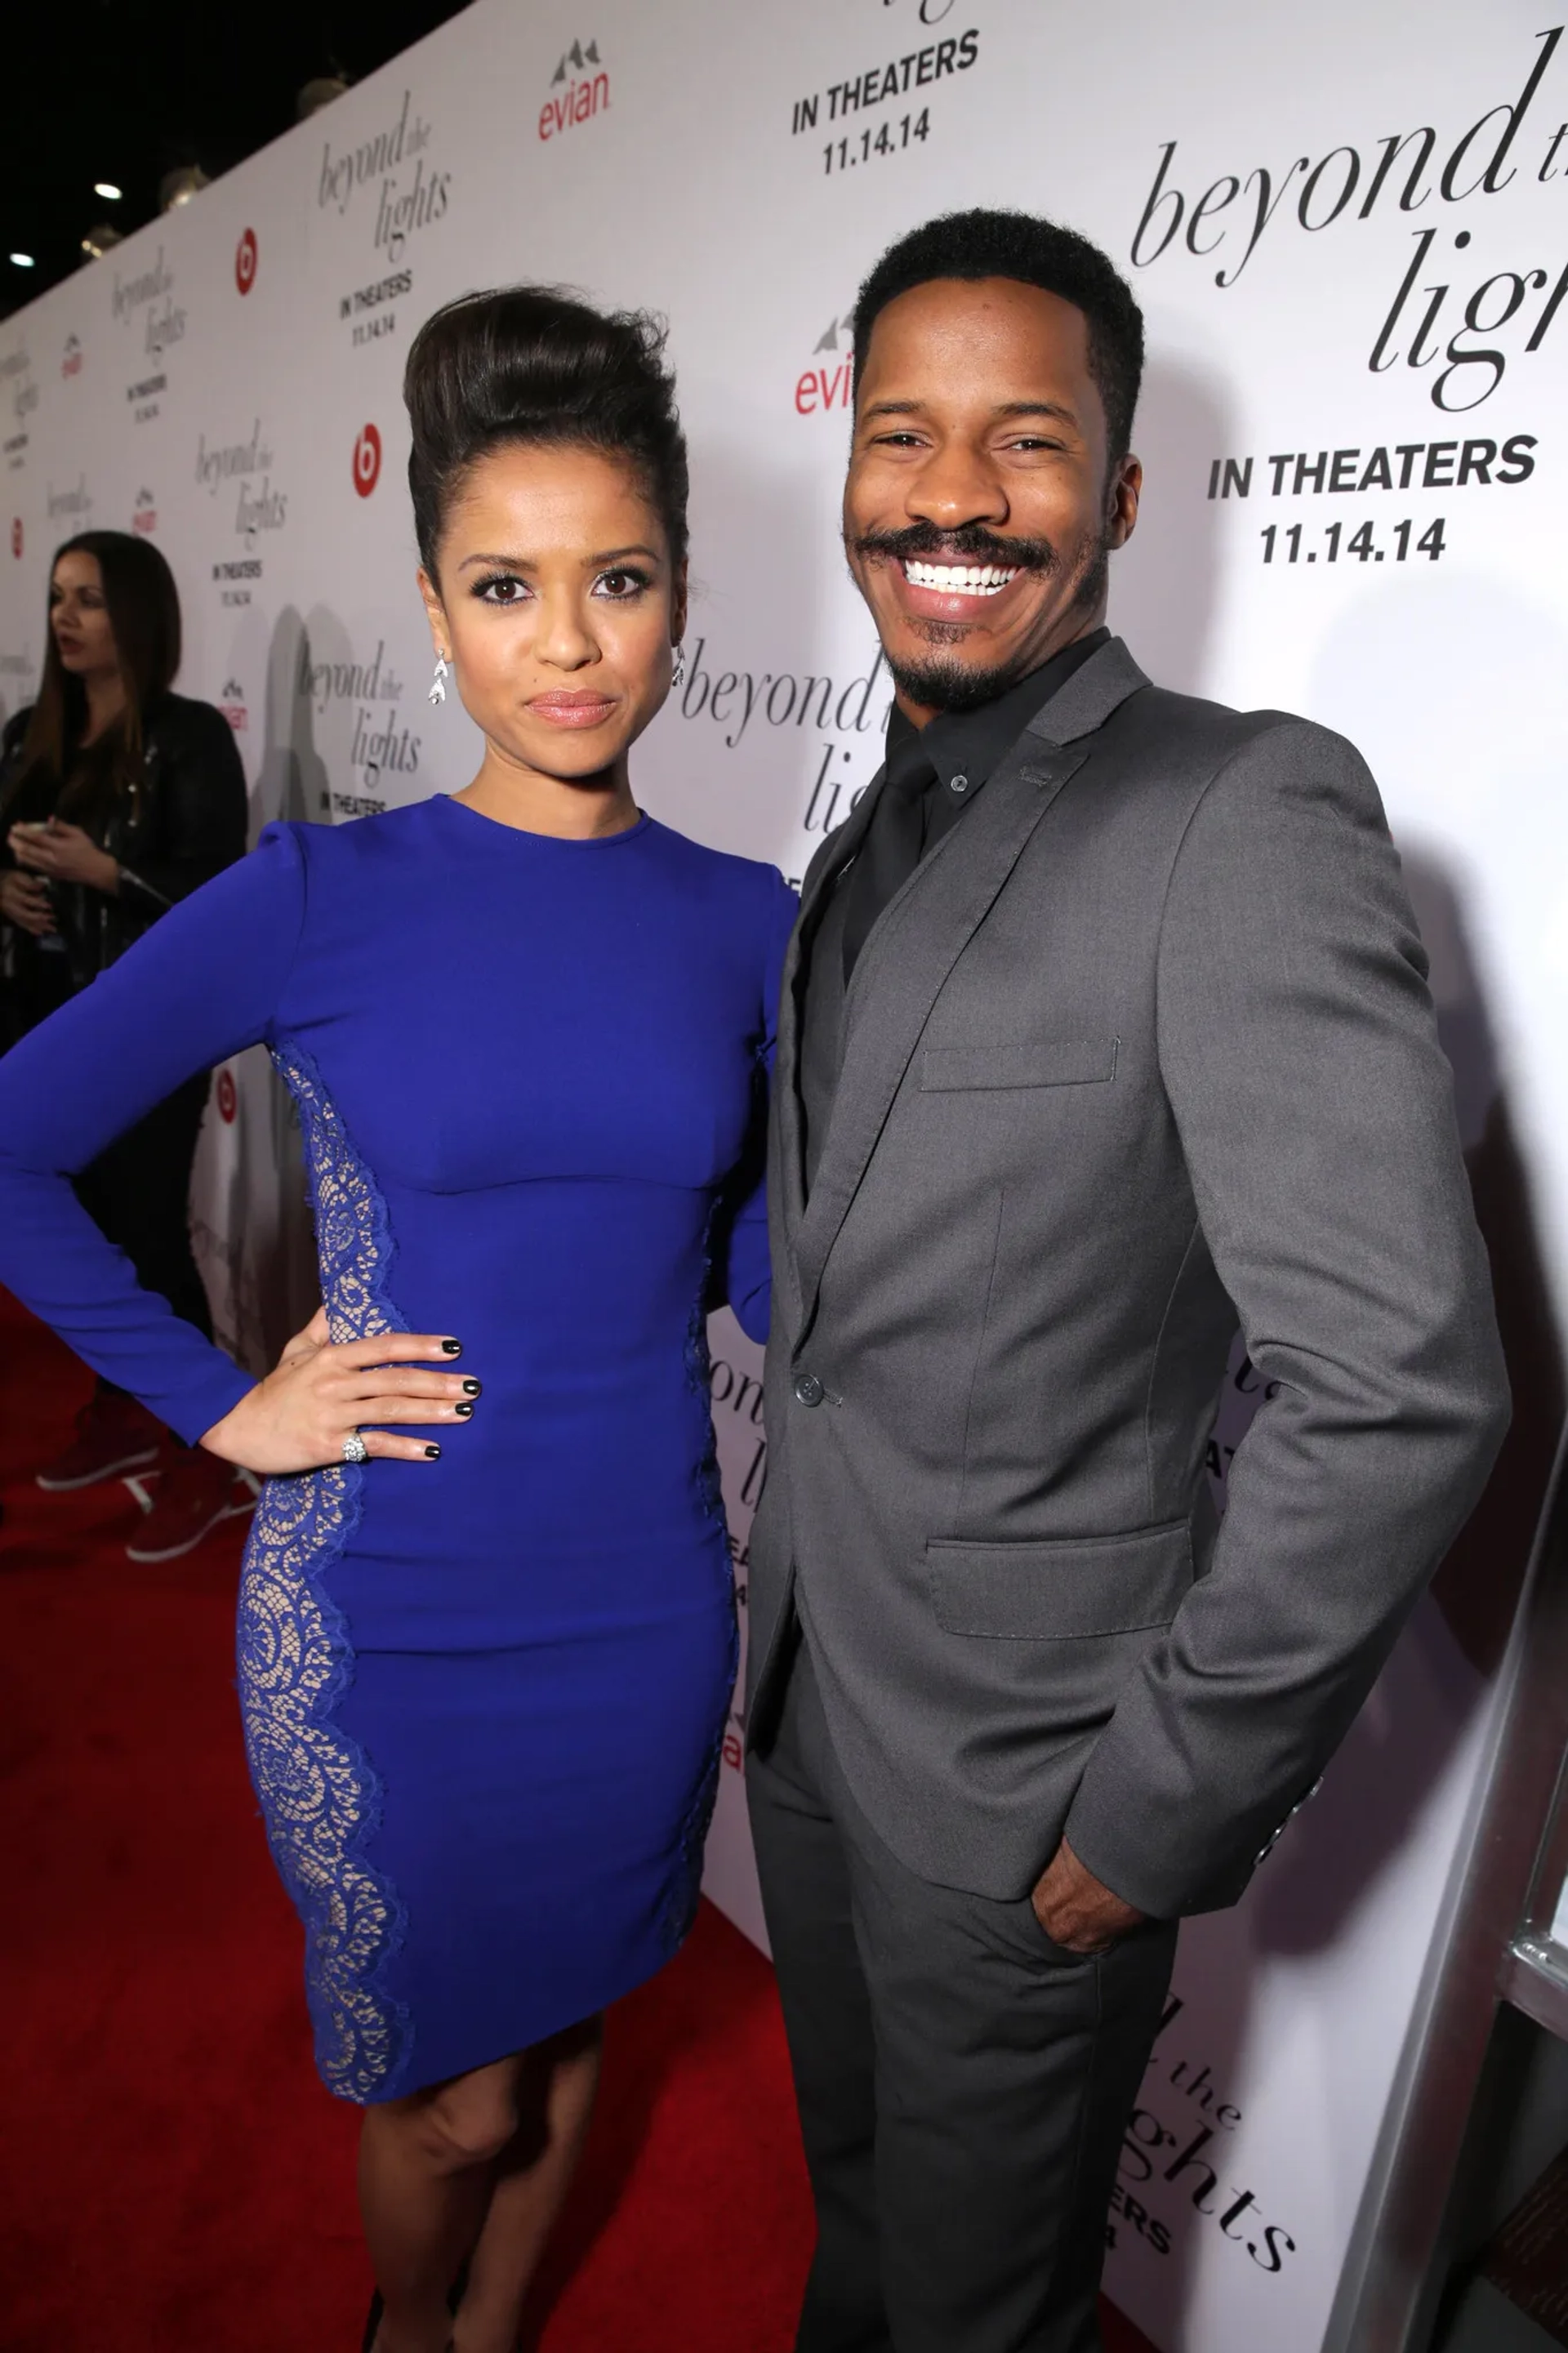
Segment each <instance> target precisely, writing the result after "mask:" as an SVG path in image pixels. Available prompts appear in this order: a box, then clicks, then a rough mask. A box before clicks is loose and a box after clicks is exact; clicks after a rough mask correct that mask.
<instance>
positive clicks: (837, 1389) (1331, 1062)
mask: <svg viewBox="0 0 1568 2353" xmlns="http://www.w3.org/2000/svg"><path fill="white" fill-rule="evenodd" d="M855 354H856V368H857V378H856V406H855V427H854V442H853V451H852V456H851V459H850V466H849V477H848V483H847V490H846V493H845V502H844V535H845V545H846V549H847V554H848V559H849V564H850V566H851V569H852V571H853V573H854V575H855V578H856V580H857V582H858V586H859V587H860V589H861V591H862V593H863V595H864V596H865V597H866V600H867V603H868V605H869V607H870V608H871V612H872V615H873V617H874V618H875V620H876V624H877V628H878V631H879V635H880V638H881V640H882V645H883V649H884V651H885V653H886V655H887V659H888V663H889V670H891V673H892V677H893V680H894V682H895V687H896V704H895V709H894V711H893V713H892V715H891V718H890V720H889V733H888V756H887V763H886V765H885V767H884V769H883V771H882V773H881V776H879V779H878V780H877V782H876V783H875V784H874V785H873V786H872V787H871V789H870V791H869V792H868V794H867V795H866V797H865V798H864V799H863V800H862V801H861V802H860V804H859V806H858V808H857V809H856V810H855V812H854V814H853V815H852V816H851V817H850V818H849V819H848V821H847V824H845V825H844V826H843V827H842V828H841V829H840V830H839V831H838V832H837V834H835V835H833V836H832V837H831V838H830V839H828V840H826V842H825V843H824V844H823V846H822V848H821V849H820V850H819V851H818V853H817V856H816V859H815V860H814V861H813V863H812V866H811V870H810V871H809V873H808V874H807V876H806V878H805V891H804V894H803V901H802V908H801V917H800V924H799V928H798V931H797V934H796V936H795V944H794V947H793V949H792V951H791V955H790V960H789V964H788V967H787V970H786V974H785V991H784V997H785V1001H784V1009H783V1014H782V1018H781V1024H780V1031H781V1034H780V1041H779V1054H778V1063H777V1073H776V1079H775V1116H774V1132H773V1144H772V1161H771V1172H770V1189H771V1195H772V1203H771V1215H772V1219H773V1258H774V1270H775V1272H774V1320H773V1337H772V1343H771V1345H770V1347H769V1351H768V1371H767V1423H768V1434H769V1443H770V1472H769V1479H768V1486H767V1492H766V1495H765V1497H764V1499H763V1506H762V1509H761V1512H760V1514H759V1516H758V1521H757V1525H756V1528H755V1531H754V1534H753V1537H752V1556H751V1606H752V1690H751V1704H750V1741H751V1752H752V1753H751V1757H750V1760H749V1767H748V1781H749V1787H750V1792H751V1801H752V1824H753V1830H754V1834H755V1840H756V1847H757V1855H758V1862H759V1865H760V1868H761V1873H762V1882H763V1901H764V1905H765V1907H766V1914H767V1921H768V1927H769V1932H770V1935H771V1936H772V1939H773V1948H774V1954H775V1957H776V1960H777V1963H778V1970H779V1983H780V1989H781V1992H782V1995H783V2000H784V2016H785V2021H786V2024H787V2027H788V2031H789V2037H790V2047H791V2055H792V2060H793V2063H794V2068H795V2084H796V2090H797V2094H798V2097H799V2102H800V2109H801V2116H802V2123H803V2127H804V2131H805V2145H806V2154H807V2158H808V2159H809V2162H810V2166H811V2171H812V2179H813V2187H814V2190H815V2194H816V2212H817V2224H818V2239H817V2248H816V2259H815V2263H814V2266H813V2270H812V2274H811V2280H810V2284H809V2286H808V2289H807V2294H806V2300H805V2313H804V2316H803V2318H802V2322H801V2327H800V2335H799V2338H798V2346H799V2348H800V2353H877V2348H896V2353H1025V2349H1026V2348H1027V2353H1085V2348H1092V2347H1093V2346H1095V2345H1096V2344H1097V2343H1098V2342H1099V2337H1098V2332H1097V2327H1096V2320H1095V2307H1096V2296H1097V2290H1098V2284H1099V2277H1100V2256H1101V2251H1102V2248H1103V2242H1104V2229H1105V2218H1106V2209H1107V2204H1108V2200H1109V2197H1110V2187H1111V2182H1112V2179H1113V2176H1114V2172H1115V2168H1116V2164H1117V2159H1118V2155H1119V2151H1120V2146H1121V2136H1122V2134H1123V2131H1124V2130H1125V2127H1126V2122H1127V2117H1128V2113H1129V2110H1130V2108H1131V2104H1132V2101H1133V2098H1134V2095H1135V2094H1136V2091H1137V2088H1138V2084H1139V2081H1140V2077H1141V2075H1142V2069H1143V2066H1144V2064H1145V2062H1146V2060H1147V2057H1148V2053H1149V2049H1150V2045H1151V2042H1152V2038H1153V2035H1154V2032H1155V2031H1156V2028H1157V2025H1158V2021H1159V2017H1160V2013H1161V2009H1162V2005H1163V2000H1164V1998H1165V1992H1166V1988H1167V1984H1168V1979H1169V1972H1170V1966H1171V1960H1172V1956H1173V1947H1174V1938H1175V1923H1176V1921H1177V1920H1178V1918H1179V1917H1180V1916H1181V1915H1183V1914H1184V1913H1189V1912H1195V1911H1202V1910H1205V1909H1207V1908H1212V1907H1214V1906H1216V1905H1226V1904H1231V1903H1234V1902H1235V1901H1236V1899H1237V1896H1238V1895H1239V1894H1241V1892H1242V1890H1243V1889H1244V1888H1245V1887H1246V1885H1247V1881H1248V1879H1249V1877H1250V1875H1251V1873H1252V1871H1253V1869H1254V1867H1255V1865H1256V1863H1257V1862H1258V1861H1259V1860H1260V1859H1261V1856H1262V1854H1263V1852H1266V1851H1267V1848H1268V1845H1269V1843H1270V1842H1271V1841H1272V1840H1273V1839H1274V1837H1275V1836H1276V1835H1277V1834H1278V1832H1279V1828H1280V1825H1281V1824H1282V1823H1283V1822H1284V1820H1286V1819H1287V1817H1288V1816H1289V1814H1290V1813H1291V1812H1292V1810H1294V1809H1295V1808H1296V1807H1297V1806H1298V1805H1299V1804H1300V1802H1301V1800H1302V1799H1304V1798H1305V1797H1306V1796H1307V1794H1308V1793H1309V1791H1310V1788H1311V1787H1312V1785H1313V1783H1314V1781H1315V1780H1316V1778H1317V1777H1318V1775H1319V1774H1320V1773H1321V1770H1322V1768H1323V1766H1324V1763H1325V1762H1326V1760H1327V1759H1328V1757H1330V1756H1331V1753H1332V1751H1333V1749H1334V1747H1335V1746H1336V1744H1337V1743H1338V1742H1339V1740H1340V1739H1341V1738H1342V1736H1343V1734H1344V1731H1345V1729H1346V1727H1347V1725H1349V1724H1350V1722H1351V1719H1352V1716H1353V1715H1355V1713H1356V1710H1357V1709H1358V1708H1359V1706H1360V1705H1361V1704H1362V1701H1363V1698H1364V1697H1365V1695H1366V1693H1367V1690H1368V1688H1369V1686H1370V1685H1371V1683H1372V1681H1373V1677H1374V1676H1375V1674H1376V1673H1377V1671H1378V1668H1379V1666H1380V1665H1381V1663H1382V1662H1383V1660H1384V1658H1385V1656H1386V1655H1387V1652H1388V1650H1389V1647H1390V1645H1391V1644H1392V1642H1393V1641H1394V1637H1395V1635H1396V1634H1397V1632H1398V1630H1399V1628H1400V1626H1401V1624H1402V1622H1403V1620H1405V1617H1406V1615H1407V1614H1408V1612H1409V1610H1410V1609H1411V1607H1412V1605H1413V1603H1414V1601H1415V1598H1416V1596H1417V1595H1418V1594H1419V1593H1420V1591H1421V1589H1422V1587H1423V1586H1424V1585H1425V1583H1426V1579H1427V1577H1429V1576H1430V1574H1431V1572H1432V1570H1433V1568H1434V1567H1436V1563H1437V1562H1438V1560H1439V1559H1440V1557H1441V1556H1442V1554H1443V1552H1444V1551H1445V1549H1446V1547H1447V1545H1448V1544H1449V1542H1450V1540H1451V1539H1452V1537H1453V1536H1454V1535H1455V1533H1456V1531H1457V1530H1458V1527H1459V1525H1461V1523H1462V1522H1463V1520H1464V1519H1465V1518H1466V1516H1467V1515H1468V1513H1469V1511H1470V1509H1471V1507H1472V1506H1473V1504H1474V1503H1475V1501H1476V1499H1477V1496H1478V1495H1479V1491H1480V1488H1481V1485H1482V1483H1483V1482H1484V1480H1485V1478H1486V1475H1487V1472H1488V1470H1489V1466H1490V1463H1491V1461H1492V1458H1493V1455H1494V1453H1495V1451H1496V1449H1497V1446H1498V1444H1499V1441H1500V1437H1501V1434H1502V1430H1503V1428H1504V1426H1505V1422H1506V1419H1507V1402H1506V1388H1505V1384H1504V1377H1503V1370H1502V1365H1501V1360H1500V1350H1499V1345H1498V1340H1497V1333H1496V1327H1495V1324H1494V1321H1493V1315H1492V1308H1491V1298H1490V1291H1489V1281H1488V1273H1487V1266H1486V1261H1485V1258H1484V1255H1483V1252H1482V1249H1481V1245H1480V1241H1479V1237H1478V1234H1477V1231H1476V1227H1475V1222H1474V1219H1473V1217H1472V1214H1471V1208H1470V1201H1469V1195H1468V1187H1467V1184H1466V1179H1465V1175H1464V1171H1463V1168H1462V1167H1461V1166H1460V1160H1459V1151H1458V1139H1457V1135H1456V1132H1455V1124H1454V1115H1453V1109H1452V1104H1451V1100H1450V1083H1449V1074H1448V1070H1447V1064H1446V1063H1445V1061H1444V1059H1443V1056H1442V1054H1441V1052H1440V1051H1439V1050H1438V1046H1437V1040H1436V1030H1435V1027H1434V1022H1433V1016H1432V1008H1431V1002H1430V999H1429V997H1428V996H1427V992H1426V957H1425V955H1423V953H1422V948H1421V944H1420V941H1419V939H1418V938H1417V936H1416V933H1415V924H1414V922H1413V920H1412V917H1411V913H1410V909H1409V906H1408V903H1407V902H1406V899H1405V891H1404V887H1403V884H1402V881H1401V879H1400V871H1399V861H1398V859H1397V857H1396V856H1395V854H1394V849H1393V846H1392V844H1391V842H1390V840H1389V837H1388V831H1387V828H1386V826H1385V824H1384V816H1383V810H1382V807H1381V805H1380V803H1379V800H1378V796H1377V790H1376V787H1375V786H1374V785H1373V781H1372V778H1371V776H1369V775H1368V773H1367V771H1366V769H1365V767H1364V766H1363V764H1362V762H1361V760H1360V759H1359V758H1358V757H1357V755H1356V754H1355V752H1354V751H1353V750H1352V748H1351V746H1350V745H1349V744H1346V743H1344V742H1342V740H1341V739H1340V738H1339V737H1337V736H1334V735H1331V734H1329V733H1326V732H1325V731H1324V730H1323V729H1322V728H1321V727H1315V726H1312V725H1310V724H1309V723H1306V722H1305V721H1302V720H1298V719H1292V718H1289V717H1287V716H1284V715H1282V714H1281V713H1279V712H1236V711H1230V710H1226V709H1225V708H1223V707H1222V706H1220V705H1218V704H1215V703H1209V702H1196V701H1194V700H1191V699H1190V698H1188V697H1186V696H1184V695H1178V694H1171V693H1167V692H1165V691H1163V690H1161V689H1160V688H1157V687H1154V686H1152V685H1150V683H1149V682H1148V681H1147V680H1146V679H1145V678H1144V677H1143V675H1142V671H1141V670H1139V669H1138V666H1137V664H1136V663H1135V661H1134V660H1133V659H1132V657H1131V654H1130V653H1129V652H1128V651H1127V649H1126V648H1125V647H1124V646H1123V645H1122V644H1121V642H1120V640H1118V639H1117V638H1112V637H1111V636H1110V634H1109V632H1108V631H1107V630H1106V628H1104V626H1103V620H1104V614H1105V607H1106V591H1107V570H1108V559H1109V556H1110V553H1111V551H1113V550H1114V549H1116V548H1119V547H1121V546H1122V545H1123V544H1124V543H1125V542H1126V541H1127V539H1128V538H1129V536H1130V535H1131V531H1132V528H1133V524H1134V522H1135V521H1136V518H1137V511H1138V495H1139V487H1140V481H1141V470H1140V468H1139V465H1138V462H1137V460H1136V459H1134V458H1133V457H1131V455H1130V454H1129V438H1130V434H1131V423H1132V413H1133V406H1134V403H1135V400H1136V397H1137V390H1138V380H1139V375H1140V370H1141V366H1142V319H1141V317H1140V314H1139V311H1138V309H1137V306H1136V304H1135V303H1134V301H1133V300H1132V297H1131V294H1130V292H1129V291H1128V290H1127V288H1126V286H1125V285H1124V284H1123V283H1122V281H1121V279H1120V278H1119V277H1118V276H1117V274H1116V272H1115V270H1114V269H1112V267H1111V265H1110V262H1109V261H1108V260H1107V259H1106V258H1105V256H1104V255H1103V254H1101V253H1100V252H1098V251H1097V250H1096V249H1095V248H1093V247H1092V246H1089V245H1088V244H1086V243H1085V242H1084V241H1083V240H1082V239H1081V238H1079V237H1074V236H1072V235H1070V234H1068V232H1065V231H1063V230H1060V229H1058V228H1056V227H1052V226H1051V224H1049V223H1048V222H1044V221H1036V220H1032V219H1028V218H1026V217H1025V216H1022V215H1017V214H998V213H967V214H960V215H954V216H950V217H948V218H946V219H943V220H940V221H936V222H932V223H931V224H929V225H928V226H927V227H923V228H921V229H918V230H916V231H915V232H913V234H912V235H911V236H910V237H906V238H904V239H903V240H901V241H900V243H899V244H898V245H896V246H894V247H893V248H891V250H890V251H889V253H888V254H886V255H885V256H884V257H883V259H882V260H881V261H880V262H879V264H878V266H877V268H876V269H874V270H873V271H872V273H871V276H870V277H869V279H868V280H867V282H866V285H865V286H864V288H863V289H862V290H861V293H860V297H859V301H858V307H857V311H856V317H855ZM1237 1324H1239V1326H1240V1329H1241V1331H1242V1333H1243V1335H1245V1338H1246V1343H1247V1348H1248V1350H1249V1351H1250V1354H1251V1356H1252V1359H1253V1362H1254V1364H1255V1365H1256V1366H1257V1367H1258V1372H1259V1373H1260V1374H1261V1375H1262V1376H1263V1377H1264V1379H1265V1381H1266V1382H1267V1383H1268V1388H1269V1393H1270V1401H1269V1402H1268V1405H1267V1406H1266V1407H1265V1409H1263V1411H1262V1412H1261V1413H1260V1414H1259V1416H1258V1419H1257V1421H1256V1423H1255V1424H1254V1426H1253V1429H1252V1430H1251V1432H1250V1434H1249V1436H1248V1437H1247V1440H1246V1442H1245V1444H1244V1445H1243V1446H1242V1448H1241V1449H1240V1451H1239V1452H1238V1453H1237V1457H1236V1460H1235V1463H1234V1466H1233V1468H1232V1471H1231V1474H1230V1482H1229V1506H1228V1510H1227V1512H1226V1517H1225V1521H1224V1525H1223V1530H1220V1529H1219V1528H1218V1527H1217V1524H1216V1520H1215V1513H1214V1511H1213V1507H1212V1505H1211V1504H1210V1502H1209V1497H1208V1491H1207V1487H1206V1482H1205V1470H1204V1457H1205V1442H1206V1440H1207V1439H1208V1435H1209V1431H1210V1429H1211V1426H1212V1423H1213V1419H1214V1415H1215V1404H1216V1399H1217V1395H1218V1390H1219V1386H1220V1382H1221V1378H1222V1375H1223V1371H1224V1367H1225V1363H1226V1353H1227V1350H1228V1348H1229V1345H1230V1343H1231V1339H1232V1336H1233V1335H1234V1334H1235V1331H1236V1329H1237Z"/></svg>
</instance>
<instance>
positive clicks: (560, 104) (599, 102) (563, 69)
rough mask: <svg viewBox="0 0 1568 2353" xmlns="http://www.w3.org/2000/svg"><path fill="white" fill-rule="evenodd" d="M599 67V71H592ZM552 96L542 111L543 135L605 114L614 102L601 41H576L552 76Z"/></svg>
mask: <svg viewBox="0 0 1568 2353" xmlns="http://www.w3.org/2000/svg"><path fill="white" fill-rule="evenodd" d="M590 69H595V70H590ZM550 90H551V95H550V96H549V97H548V98H547V99H546V100H545V101H544V103H543V105H542V107H541V108H540V110H539V135H540V137H541V138H542V139H553V138H555V137H556V135H557V133H558V132H563V131H570V130H571V129H572V127H573V125H574V123H578V122H586V121H587V120H588V117H589V116H590V115H591V114H602V113H603V112H604V111H605V107H607V106H608V104H609V102H610V77H609V75H608V74H607V73H605V71H604V70H603V69H602V68H601V66H600V58H599V44H598V42H597V41H596V40H594V41H589V42H588V43H587V45H586V46H585V47H584V44H583V42H581V41H574V42H573V44H572V46H571V47H570V48H569V49H567V50H565V51H564V52H563V55H562V58H561V62H560V64H559V65H558V66H557V67H556V69H555V71H554V72H553V73H552V75H551V77H550Z"/></svg>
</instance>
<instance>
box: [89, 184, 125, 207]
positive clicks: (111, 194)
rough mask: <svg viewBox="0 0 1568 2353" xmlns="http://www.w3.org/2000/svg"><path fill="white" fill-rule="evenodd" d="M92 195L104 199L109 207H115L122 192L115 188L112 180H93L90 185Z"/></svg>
mask: <svg viewBox="0 0 1568 2353" xmlns="http://www.w3.org/2000/svg"><path fill="white" fill-rule="evenodd" d="M92 193H93V195H95V196H102V197H104V198H105V199H106V200H107V201H108V202H109V203H110V204H111V205H117V204H118V203H119V202H120V199H121V195H122V194H123V193H124V192H123V190H122V189H120V188H117V187H116V186H115V185H114V183H113V181H112V180H95V181H94V182H93V184H92Z"/></svg>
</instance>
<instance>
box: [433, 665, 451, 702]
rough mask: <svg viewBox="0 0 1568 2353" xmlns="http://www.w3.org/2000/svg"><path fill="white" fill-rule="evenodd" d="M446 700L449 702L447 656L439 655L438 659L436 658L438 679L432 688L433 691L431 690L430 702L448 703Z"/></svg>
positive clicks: (436, 678)
mask: <svg viewBox="0 0 1568 2353" xmlns="http://www.w3.org/2000/svg"><path fill="white" fill-rule="evenodd" d="M446 700H447V657H446V655H445V654H437V657H436V677H435V682H434V684H433V685H432V686H431V689H430V701H431V702H446Z"/></svg>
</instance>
